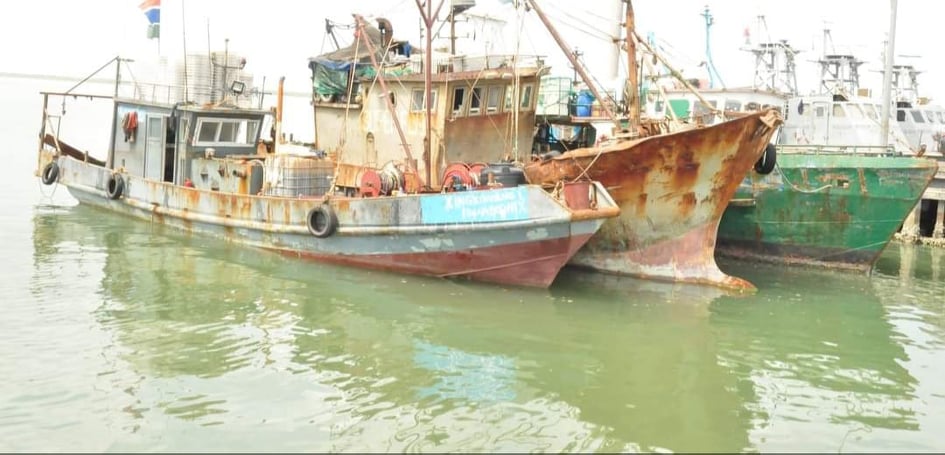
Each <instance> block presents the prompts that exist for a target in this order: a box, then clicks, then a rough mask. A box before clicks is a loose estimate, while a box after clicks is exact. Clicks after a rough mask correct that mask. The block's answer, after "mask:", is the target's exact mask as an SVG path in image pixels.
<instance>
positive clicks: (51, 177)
mask: <svg viewBox="0 0 945 455" xmlns="http://www.w3.org/2000/svg"><path fill="white" fill-rule="evenodd" d="M40 178H41V179H42V181H43V184H44V185H52V184H53V183H54V182H56V181H57V180H59V163H57V162H55V161H51V162H49V163H48V164H46V166H44V167H43V173H42V174H41V177H40Z"/></svg>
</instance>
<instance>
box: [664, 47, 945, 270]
mask: <svg viewBox="0 0 945 455" xmlns="http://www.w3.org/2000/svg"><path fill="white" fill-rule="evenodd" d="M751 50H752V52H753V53H754V54H755V56H756V68H755V83H754V85H753V86H752V87H746V88H729V89H714V90H701V91H700V97H701V98H700V99H697V98H695V97H694V96H692V94H691V93H689V92H687V91H684V90H675V91H674V90H667V103H666V104H665V105H664V106H665V108H666V109H667V110H669V111H672V112H673V115H677V116H681V117H689V118H695V117H698V118H699V121H703V122H709V123H711V122H713V121H715V120H714V119H715V116H714V115H712V114H711V113H709V112H710V111H712V110H713V109H714V108H716V107H718V108H720V109H723V110H725V111H736V112H753V111H756V110H758V109H762V108H765V107H766V106H776V107H778V109H781V110H782V111H783V114H784V124H783V125H782V126H781V127H780V130H779V132H778V134H777V135H776V136H775V138H774V141H773V143H772V144H771V145H770V146H769V149H770V150H772V151H773V152H774V154H775V155H776V162H775V163H774V164H773V165H772V166H767V167H766V168H764V169H755V170H753V171H752V172H750V173H749V175H748V176H747V177H746V178H745V181H744V182H743V184H742V185H741V186H739V187H738V190H737V192H736V195H735V197H734V198H733V199H732V201H731V202H730V203H729V205H728V208H726V210H725V213H724V215H723V216H722V220H721V223H720V224H719V232H718V236H719V240H718V248H717V251H718V253H719V254H720V255H722V256H729V257H735V258H745V259H752V260H760V261H765V262H775V263H782V264H799V265H810V266H817V267H826V268H833V269H848V270H856V271H863V272H867V273H868V272H869V271H871V270H872V267H873V265H874V264H875V263H876V261H877V259H878V258H879V256H880V254H881V253H882V251H883V249H884V248H885V247H886V245H887V244H888V243H889V241H890V240H891V239H892V238H893V236H894V235H895V233H896V232H897V231H898V230H899V229H900V227H901V226H902V224H903V221H904V219H905V218H906V217H907V215H908V214H909V213H910V212H911V211H912V210H913V208H914V207H915V206H916V204H917V203H918V202H919V200H920V198H921V197H922V194H923V192H924V191H925V190H926V188H927V187H928V186H929V184H930V183H931V182H932V179H933V178H934V176H935V173H936V171H937V169H938V166H937V163H936V162H935V161H932V160H928V159H922V158H916V157H915V156H914V152H915V151H914V150H911V149H910V148H909V147H908V142H907V141H906V139H905V136H904V135H903V133H902V131H901V130H900V129H899V128H898V126H897V124H896V123H895V122H889V120H890V116H889V115H888V110H887V111H886V112H884V109H883V101H881V100H877V99H875V98H872V97H869V96H866V95H867V93H866V92H864V91H862V90H860V88H859V75H858V71H857V68H858V67H859V65H861V64H862V61H860V60H859V59H857V58H855V56H853V55H848V54H827V55H824V56H823V57H822V58H821V59H820V60H819V63H820V65H821V74H822V75H823V76H822V78H821V81H820V86H821V87H822V90H821V91H820V93H815V94H811V95H800V94H799V92H798V90H797V85H796V76H795V74H794V68H795V65H794V58H795V56H796V54H797V50H795V49H794V48H792V47H791V46H790V44H788V43H787V42H785V41H778V42H765V43H758V44H756V45H755V46H754V47H753V48H752V49H751ZM889 105H890V103H889V102H888V99H887V100H886V106H889ZM884 116H885V119H886V122H885V123H886V126H887V130H886V131H885V132H884V130H883V128H882V125H883V123H884V122H883V119H884ZM759 171H761V172H759Z"/></svg>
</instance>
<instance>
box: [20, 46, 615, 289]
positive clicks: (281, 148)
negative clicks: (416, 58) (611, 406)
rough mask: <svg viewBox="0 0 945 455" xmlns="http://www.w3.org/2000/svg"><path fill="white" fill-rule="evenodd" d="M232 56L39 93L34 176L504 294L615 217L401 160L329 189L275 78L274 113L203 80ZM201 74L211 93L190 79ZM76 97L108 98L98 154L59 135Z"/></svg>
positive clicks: (310, 254) (215, 229) (231, 84)
mask: <svg viewBox="0 0 945 455" xmlns="http://www.w3.org/2000/svg"><path fill="white" fill-rule="evenodd" d="M219 54H220V53H216V52H215V53H211V54H210V55H209V56H208V58H209V59H210V62H213V61H214V60H215V59H217V60H218V59H219V57H220V55H219ZM232 59H233V56H232V55H230V54H229V53H227V54H226V55H225V56H224V57H223V60H224V62H225V63H224V64H220V65H213V64H206V63H210V62H207V61H204V62H203V63H204V64H197V65H195V64H193V62H192V65H191V68H210V69H208V70H207V71H209V72H211V74H207V75H205V76H206V77H194V75H193V74H191V75H190V76H191V77H186V75H185V77H184V78H183V79H179V80H177V81H176V83H177V84H176V85H166V86H165V85H162V84H143V83H140V82H135V83H134V84H122V82H121V80H120V75H121V70H120V68H121V64H122V62H123V60H122V59H120V58H116V59H114V60H113V61H114V62H115V64H116V65H118V68H119V70H117V73H118V74H119V77H118V78H117V79H118V80H116V86H115V93H114V94H107V95H102V94H94V93H92V94H89V93H86V94H82V93H79V92H77V91H75V90H73V89H74V88H75V87H73V89H70V90H67V91H65V92H42V93H41V94H42V97H43V126H42V129H41V131H40V134H39V153H38V161H37V170H36V175H37V176H38V177H40V179H41V181H42V182H43V183H44V184H47V185H62V186H65V187H66V188H67V189H68V191H69V192H70V193H71V194H72V195H73V196H74V197H75V198H76V199H78V201H79V202H80V203H82V204H88V205H90V206H95V207H100V208H103V209H107V210H109V211H112V212H115V213H120V214H124V215H131V216H134V217H137V218H139V219H143V220H148V221H150V222H152V223H160V224H163V225H168V226H173V227H176V228H180V229H183V230H185V231H189V232H195V233H200V234H208V235H214V236H218V237H222V238H224V239H226V240H229V241H233V242H237V243H240V244H245V245H248V246H251V247H258V248H263V249H267V250H274V251H277V252H280V253H283V254H286V255H291V256H299V257H304V258H310V259H314V260H317V261H324V262H330V263H336V264H342V265H349V266H355V267H362V268H370V269H380V270H386V271H392V272H399V273H406V274H420V275H430V276H437V277H457V278H467V279H470V280H475V281H483V282H490V283H496V284H501V285H514V286H536V287H547V286H549V285H550V284H551V282H552V281H553V280H554V278H555V276H556V275H557V274H558V271H559V270H560V269H561V268H562V267H563V266H564V265H565V263H567V261H568V260H569V259H570V258H571V256H572V255H573V254H574V252H576V251H577V250H578V249H579V248H580V247H581V246H582V245H583V244H584V243H585V242H586V241H587V240H588V239H589V238H590V237H591V236H592V235H593V234H594V233H595V232H596V231H597V230H598V228H599V227H600V226H601V224H602V223H603V222H604V220H605V219H607V218H610V217H613V216H616V215H617V213H618V212H619V209H618V208H617V207H616V204H615V203H614V202H613V200H612V199H611V198H610V196H609V195H608V193H607V191H606V190H605V189H603V187H602V186H601V185H600V184H598V183H594V182H590V183H588V184H587V185H585V186H583V189H584V191H583V192H577V193H575V192H574V191H565V189H564V188H563V187H562V188H559V190H558V191H546V190H545V189H543V188H541V187H540V186H538V185H529V184H514V185H513V184H506V185H502V184H497V183H496V182H494V181H493V182H491V184H490V182H484V184H483V185H476V186H470V187H468V188H466V191H444V190H442V189H441V188H436V189H431V188H430V187H429V185H426V184H425V182H423V180H422V179H420V178H419V177H418V176H417V172H416V170H415V169H414V168H413V167H412V166H411V162H410V161H409V160H407V161H406V162H390V163H388V164H387V165H385V166H384V167H383V168H382V169H376V170H375V171H376V172H374V175H375V176H378V177H379V182H378V184H377V185H376V186H373V187H372V186H368V187H365V188H363V191H362V188H356V189H354V192H353V193H348V192H347V190H348V189H346V188H344V187H342V186H339V185H336V184H335V180H336V178H337V174H338V172H339V171H338V166H336V164H337V163H335V162H334V161H333V160H331V159H330V157H327V156H326V154H325V153H324V152H322V151H320V150H316V149H314V148H313V147H311V146H306V145H304V144H289V143H286V142H285V141H284V138H283V134H282V131H281V129H282V110H283V81H282V80H280V82H279V88H278V94H277V102H276V106H275V108H274V109H261V108H260V107H261V101H260V102H258V103H257V101H256V98H255V97H254V96H252V95H253V94H254V93H256V94H258V93H259V92H258V91H256V90H250V89H249V88H248V85H247V80H246V78H245V77H244V76H245V75H244V74H243V73H242V72H241V71H233V70H232V69H231V71H230V72H229V73H226V72H224V74H223V76H222V77H221V76H220V74H218V73H217V72H214V69H217V68H219V67H222V68H224V71H225V69H226V68H242V64H238V63H233V60H232ZM106 66H107V65H106ZM184 67H185V68H186V66H184ZM102 68H105V66H103V67H102ZM100 70H101V69H100ZM194 71H197V70H194ZM185 72H186V70H185ZM90 77H91V76H90ZM202 80H209V81H211V82H212V83H213V85H214V86H211V87H203V86H200V84H199V83H195V82H194V81H198V82H199V81H202ZM220 81H222V84H218V83H219V82H220ZM80 84H81V83H80ZM77 87H78V85H77ZM181 87H183V90H181ZM188 87H189V88H188ZM77 99H82V100H91V101H104V102H106V103H111V114H110V118H109V119H108V120H107V121H103V123H105V125H106V126H105V127H104V129H105V131H106V132H107V134H108V135H109V136H110V145H109V147H108V149H107V150H106V151H105V152H106V153H105V156H104V157H103V158H97V157H95V156H94V155H93V154H89V153H88V152H86V151H83V147H82V145H81V144H78V143H71V142H67V140H68V138H65V137H61V136H60V134H59V133H60V132H63V131H67V127H66V126H65V124H66V123H68V122H65V120H68V119H69V118H75V119H76V120H86V118H84V117H83V113H82V112H80V111H79V110H76V109H73V108H74V107H75V106H70V108H69V109H66V106H67V103H70V102H72V101H73V100H77ZM58 101H62V106H63V107H62V111H56V110H55V106H58ZM66 112H68V115H66ZM266 125H271V128H266ZM264 131H267V132H269V133H270V136H271V137H269V138H266V137H265V136H264V135H263V132H264ZM500 183H501V182H500ZM381 193H383V194H381Z"/></svg>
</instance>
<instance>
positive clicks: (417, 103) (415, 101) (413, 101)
mask: <svg viewBox="0 0 945 455" xmlns="http://www.w3.org/2000/svg"><path fill="white" fill-rule="evenodd" d="M430 95H431V96H430V99H432V100H433V103H432V104H430V109H433V110H436V90H431V91H430ZM425 108H426V106H424V105H423V89H417V90H414V91H412V92H411V93H410V111H411V112H422V111H423V110H424V109H425Z"/></svg>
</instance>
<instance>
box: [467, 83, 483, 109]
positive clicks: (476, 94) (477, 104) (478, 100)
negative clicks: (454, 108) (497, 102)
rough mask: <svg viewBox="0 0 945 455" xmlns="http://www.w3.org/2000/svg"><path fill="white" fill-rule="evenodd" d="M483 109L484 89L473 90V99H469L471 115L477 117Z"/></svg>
mask: <svg viewBox="0 0 945 455" xmlns="http://www.w3.org/2000/svg"><path fill="white" fill-rule="evenodd" d="M480 109H482V87H476V88H474V89H472V97H471V98H469V115H476V114H478V113H479V110H480Z"/></svg>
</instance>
